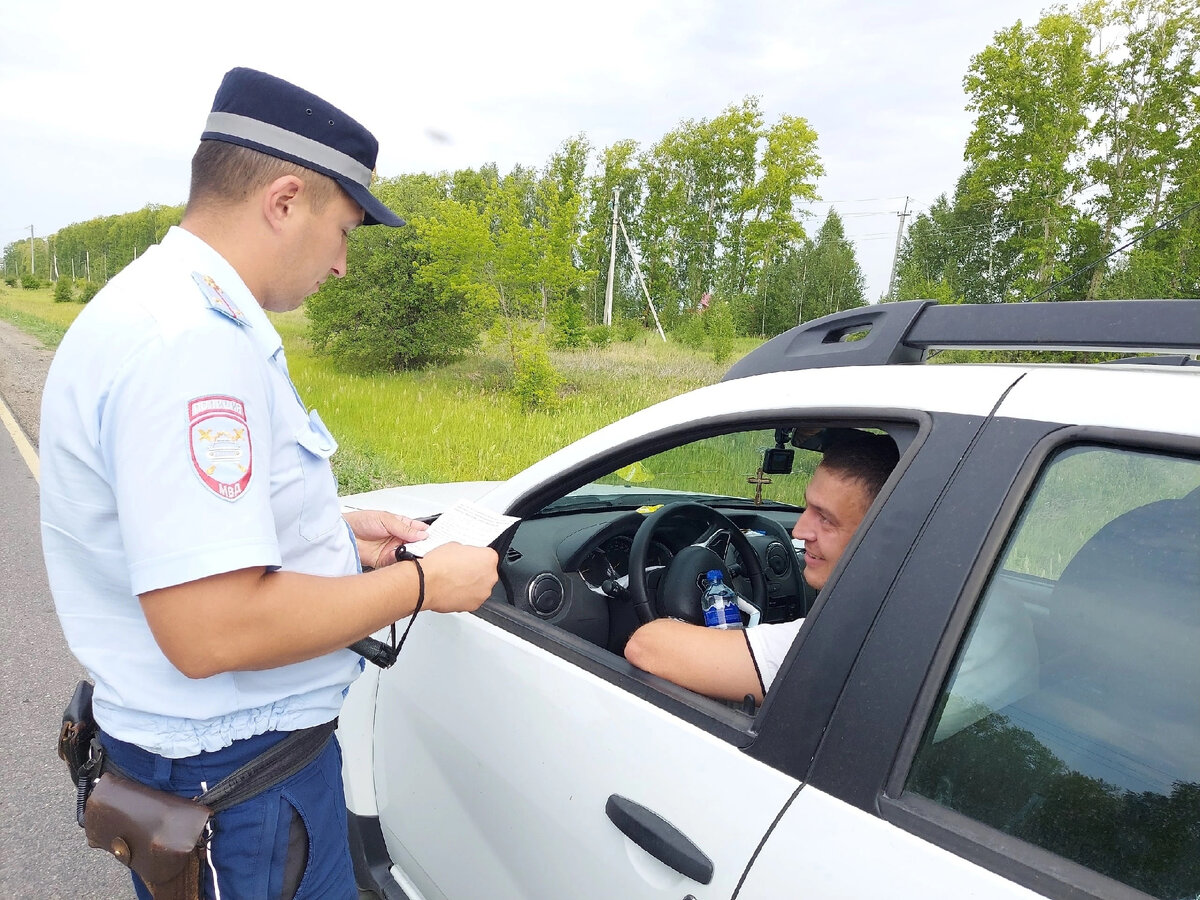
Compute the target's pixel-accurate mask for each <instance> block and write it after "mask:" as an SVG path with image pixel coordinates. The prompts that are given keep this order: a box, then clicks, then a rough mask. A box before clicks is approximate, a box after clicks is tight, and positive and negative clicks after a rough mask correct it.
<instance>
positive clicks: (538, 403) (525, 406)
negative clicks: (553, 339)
mask: <svg viewBox="0 0 1200 900" xmlns="http://www.w3.org/2000/svg"><path fill="white" fill-rule="evenodd" d="M513 359H514V369H515V371H514V372H513V386H512V394H513V396H514V397H516V398H517V400H519V401H520V403H521V409H522V410H524V411H525V412H530V411H532V410H534V409H553V408H554V407H555V406H557V405H558V386H559V384H560V382H561V380H562V379H561V378H559V375H558V373H557V372H555V371H554V366H553V365H552V364H551V363H550V352H549V351H548V350H547V349H546V342H545V340H544V339H543V338H542V337H541V336H540V335H537V334H533V335H529V336H526V337H524V338H522V339H521V340H520V343H519V344H518V346H517V347H516V348H515V352H514V354H513Z"/></svg>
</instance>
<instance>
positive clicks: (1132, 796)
mask: <svg viewBox="0 0 1200 900" xmlns="http://www.w3.org/2000/svg"><path fill="white" fill-rule="evenodd" d="M905 789H906V790H907V791H910V792H913V793H916V794H919V795H921V796H923V797H927V798H929V799H930V800H933V801H934V802H936V803H938V804H940V805H942V806H944V807H947V808H949V809H951V810H954V811H955V812H958V813H961V814H963V815H965V816H969V817H970V818H972V819H974V820H976V821H978V822H982V823H984V824H986V825H988V826H991V827H992V828H995V829H998V830H1000V831H1002V832H1004V833H1005V834H1007V835H1011V836H1013V837H1016V838H1020V839H1022V840H1025V841H1028V842H1030V843H1032V844H1035V845H1037V846H1039V847H1042V848H1044V849H1046V850H1049V851H1052V852H1054V853H1057V854H1059V855H1061V856H1064V857H1066V858H1068V859H1071V860H1074V861H1075V862H1078V863H1081V864H1083V865H1085V866H1087V867H1089V868H1090V869H1093V870H1094V871H1096V872H1100V873H1102V874H1104V875H1107V876H1109V877H1111V878H1114V879H1116V880H1118V881H1121V882H1124V883H1125V884H1127V885H1129V886H1131V887H1134V888H1137V889H1139V890H1141V891H1144V892H1146V893H1148V894H1151V895H1152V896H1155V897H1161V898H1171V900H1180V898H1195V897H1197V896H1200V462H1198V461H1197V460H1195V459H1189V458H1184V457H1179V456H1169V455H1165V454H1156V453H1148V452H1140V451H1132V450H1130V451H1122V450H1119V449H1114V448H1110V447H1094V446H1080V447H1073V448H1070V449H1068V450H1065V451H1062V452H1060V453H1059V454H1058V455H1057V456H1056V457H1054V458H1053V459H1052V460H1051V461H1050V463H1049V464H1048V465H1047V466H1046V468H1045V469H1044V471H1043V472H1042V474H1041V476H1040V479H1039V482H1038V484H1037V485H1036V486H1035V489H1034V490H1033V492H1032V493H1031V495H1030V497H1029V499H1028V501H1027V502H1026V504H1025V507H1024V509H1023V511H1022V513H1021V515H1020V516H1019V518H1018V521H1017V524H1016V525H1015V527H1014V529H1013V531H1012V533H1011V534H1010V535H1009V537H1008V540H1007V543H1006V546H1005V549H1004V551H1003V553H1002V554H1001V563H1000V565H999V566H998V568H997V569H996V570H995V571H994V572H993V573H992V575H991V577H990V579H989V582H988V585H987V587H986V588H985V590H984V593H983V596H982V598H981V601H980V603H979V606H978V608H977V610H976V613H975V616H974V620H973V622H972V623H971V626H970V628H969V629H968V631H967V634H966V637H965V639H964V642H963V645H962V647H960V649H959V653H958V658H957V660H956V662H955V664H954V667H953V668H952V670H951V673H950V676H949V678H948V679H947V682H946V684H945V685H944V686H943V689H942V692H941V695H940V697H939V700H938V705H937V707H936V708H935V715H934V717H933V719H932V720H931V724H930V726H929V727H928V729H927V731H926V733H925V735H924V736H923V738H922V740H921V744H920V747H919V749H918V752H917V755H916V758H915V761H914V764H913V768H912V769H911V771H910V773H909V777H908V780H907V783H906V785H905Z"/></svg>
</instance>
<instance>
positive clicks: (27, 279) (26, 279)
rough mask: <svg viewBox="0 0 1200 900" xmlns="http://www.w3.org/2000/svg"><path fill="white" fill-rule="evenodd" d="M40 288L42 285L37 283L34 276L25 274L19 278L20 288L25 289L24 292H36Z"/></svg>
mask: <svg viewBox="0 0 1200 900" xmlns="http://www.w3.org/2000/svg"><path fill="white" fill-rule="evenodd" d="M41 286H42V283H41V282H40V281H38V279H37V277H36V276H35V275H33V274H31V273H29V272H26V273H25V274H24V275H22V276H21V287H23V288H25V290H27V291H36V290H37V289H38V288H40V287H41Z"/></svg>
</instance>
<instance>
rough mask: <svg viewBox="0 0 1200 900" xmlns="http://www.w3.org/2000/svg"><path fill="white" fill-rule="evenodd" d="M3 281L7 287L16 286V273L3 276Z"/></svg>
mask: <svg viewBox="0 0 1200 900" xmlns="http://www.w3.org/2000/svg"><path fill="white" fill-rule="evenodd" d="M4 283H5V284H7V285H8V286H9V287H16V286H17V276H16V275H6V276H5V278H4Z"/></svg>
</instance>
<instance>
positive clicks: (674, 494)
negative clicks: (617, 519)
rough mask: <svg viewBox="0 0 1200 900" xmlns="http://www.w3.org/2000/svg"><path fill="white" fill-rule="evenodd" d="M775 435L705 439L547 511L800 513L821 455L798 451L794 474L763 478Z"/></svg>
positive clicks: (613, 475)
mask: <svg viewBox="0 0 1200 900" xmlns="http://www.w3.org/2000/svg"><path fill="white" fill-rule="evenodd" d="M776 446H777V444H776V440H775V430H774V429H758V430H754V431H741V432H734V433H732V434H722V435H717V436H715V437H708V438H702V439H701V440H698V441H693V442H691V443H689V444H683V445H681V446H679V447H673V448H671V449H670V450H665V451H663V452H662V453H656V454H654V455H653V456H649V457H646V458H645V459H640V460H637V461H635V462H632V463H629V464H627V465H624V466H621V467H620V468H618V469H616V470H614V471H612V472H609V473H608V474H606V475H603V476H601V477H600V478H597V479H596V480H595V481H592V482H590V483H589V484H585V485H583V486H581V487H579V488H577V489H575V490H574V491H572V492H571V493H570V494H567V495H566V496H565V497H561V498H560V499H558V500H556V501H554V502H553V503H550V504H548V505H547V506H546V507H545V509H544V510H543V511H545V512H551V511H561V510H568V509H570V510H579V509H587V508H593V507H594V508H605V509H611V508H621V509H637V508H639V507H643V506H657V505H659V504H662V503H672V502H676V501H680V500H689V501H694V502H700V503H704V502H714V503H720V504H721V505H722V506H741V505H744V506H754V505H761V506H771V507H776V508H779V507H784V508H795V509H799V508H801V507H802V505H803V502H804V488H805V487H806V486H807V484H808V480H809V478H810V477H811V475H812V472H813V470H814V469H815V468H816V466H817V463H818V462H819V461H820V455H819V454H817V453H812V452H809V451H805V450H797V451H796V452H795V459H794V462H793V466H792V472H791V473H790V474H771V475H763V474H762V473H761V472H760V471H759V470H760V467H761V466H762V464H763V452H764V451H765V450H768V449H771V448H774V447H776Z"/></svg>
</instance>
